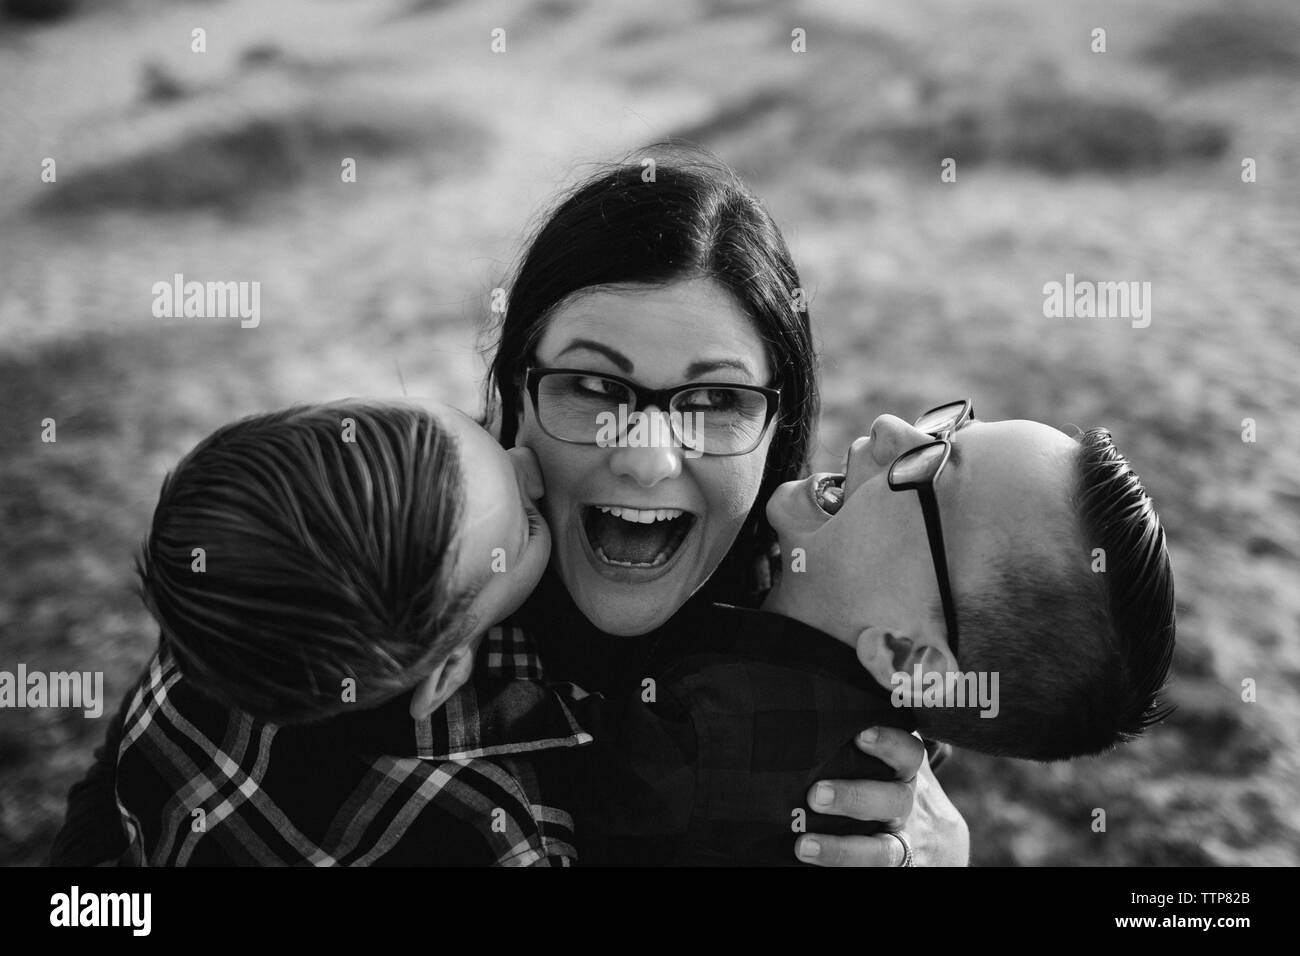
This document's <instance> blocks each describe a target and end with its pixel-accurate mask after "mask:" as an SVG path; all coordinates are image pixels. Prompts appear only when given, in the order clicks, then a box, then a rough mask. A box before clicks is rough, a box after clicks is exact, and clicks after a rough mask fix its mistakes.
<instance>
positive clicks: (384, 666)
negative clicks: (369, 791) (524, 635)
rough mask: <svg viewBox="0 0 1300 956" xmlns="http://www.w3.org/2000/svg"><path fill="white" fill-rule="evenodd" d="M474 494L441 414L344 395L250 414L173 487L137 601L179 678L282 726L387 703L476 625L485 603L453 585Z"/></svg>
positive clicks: (165, 497)
mask: <svg viewBox="0 0 1300 956" xmlns="http://www.w3.org/2000/svg"><path fill="white" fill-rule="evenodd" d="M461 499H462V485H461V471H460V466H459V458H458V454H457V449H456V444H455V440H454V436H452V435H450V434H448V432H447V431H446V430H445V429H444V428H442V427H441V426H440V424H439V422H438V420H437V419H436V418H435V417H434V415H432V414H431V413H429V412H428V411H425V410H422V409H419V408H415V407H408V406H404V405H378V404H369V403H366V402H359V401H345V402H338V403H333V404H329V405H316V406H298V407H294V408H290V409H287V410H285V411H280V412H275V413H272V414H266V415H255V416H252V417H250V418H245V419H243V420H242V421H238V422H235V423H234V424H231V425H226V426H225V427H223V428H220V429H218V430H217V431H216V432H214V433H213V434H212V435H210V436H208V437H207V438H205V439H204V440H203V441H202V442H200V443H199V444H198V446H197V447H196V448H195V449H194V450H193V451H191V452H190V453H189V454H188V455H186V456H185V458H184V459H182V461H181V462H180V464H179V465H177V466H176V468H175V470H174V471H172V472H171V473H170V474H169V475H168V476H167V477H166V479H165V480H164V481H163V486H162V493H161V495H160V496H159V499H158V506H157V508H156V509H155V511H154V517H153V524H152V527H151V528H150V531H149V536H148V538H147V540H146V541H145V544H144V547H143V550H142V553H141V555H140V557H139V560H138V562H137V571H138V573H139V577H140V584H141V596H142V597H143V599H144V601H145V604H146V606H147V607H148V608H149V610H150V612H151V613H152V614H153V616H154V618H155V619H156V620H157V622H158V625H159V627H160V628H161V631H162V641H163V643H164V644H165V645H167V646H168V647H169V648H170V650H171V652H172V653H173V654H174V655H175V657H176V660H177V663H178V664H179V666H180V668H181V672H182V673H183V674H184V675H185V676H186V678H188V679H189V680H191V681H193V682H194V684H195V685H196V686H197V687H199V688H200V689H202V690H203V691H204V692H206V693H207V694H209V695H210V696H212V697H214V698H215V699H217V700H218V701H220V702H222V703H223V704H226V705H227V706H233V707H236V708H239V709H242V710H245V711H247V712H248V713H250V714H252V715H254V716H256V717H259V718H262V719H264V720H269V721H272V722H275V723H286V724H287V723H307V722H313V721H317V720H322V719H325V718H327V717H330V716H332V715H334V714H337V713H340V712H342V711H344V710H347V709H350V708H366V707H371V706H375V705H377V704H379V703H382V702H383V701H385V700H388V699H390V698H392V697H394V696H396V695H397V694H399V693H401V692H402V691H404V690H407V689H409V688H410V687H411V686H413V685H414V683H415V682H416V681H417V680H418V679H419V677H420V676H422V674H423V673H424V672H427V671H428V670H429V669H430V668H432V667H433V665H434V664H436V663H437V662H438V661H439V660H441V659H442V657H444V656H445V655H446V654H447V653H448V652H449V651H450V650H451V648H452V647H454V646H455V644H456V643H457V639H458V638H459V637H460V636H461V635H462V634H463V633H464V632H465V630H466V625H467V622H465V621H463V620H462V617H463V612H464V609H465V605H466V604H467V603H468V602H469V601H470V600H471V599H472V594H467V593H460V594H458V593H453V590H452V582H451V577H452V572H453V569H454V566H455V556H456V553H457V550H456V548H455V539H456V536H457V530H458V529H459V527H460V515H461ZM196 549H202V551H201V552H199V551H198V550H196ZM458 622H459V626H457V624H458ZM349 679H350V680H352V681H355V684H353V685H351V687H352V688H354V689H355V694H354V700H355V703H354V702H352V701H346V702H345V696H347V695H346V694H345V690H346V689H347V687H348V685H346V684H345V683H344V682H345V681H346V680H349Z"/></svg>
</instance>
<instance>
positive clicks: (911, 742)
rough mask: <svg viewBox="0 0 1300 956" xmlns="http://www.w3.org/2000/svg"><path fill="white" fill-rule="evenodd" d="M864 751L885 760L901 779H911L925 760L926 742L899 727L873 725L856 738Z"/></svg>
mask: <svg viewBox="0 0 1300 956" xmlns="http://www.w3.org/2000/svg"><path fill="white" fill-rule="evenodd" d="M855 740H856V742H857V745H858V749H859V750H861V751H862V752H863V753H867V754H871V756H873V757H876V758H878V759H880V760H883V761H884V762H885V763H887V764H889V766H890V767H892V768H893V770H894V774H895V776H896V777H897V779H899V780H911V779H913V778H914V777H915V776H916V775H917V774H918V773H920V771H921V764H922V763H924V762H925V744H924V743H922V742H921V738H920V737H917V736H916V735H915V734H910V733H908V732H907V731H906V730H899V729H898V728H897V727H872V728H870V729H869V730H864V731H863V732H862V733H860V734H858V736H857V737H856V738H855Z"/></svg>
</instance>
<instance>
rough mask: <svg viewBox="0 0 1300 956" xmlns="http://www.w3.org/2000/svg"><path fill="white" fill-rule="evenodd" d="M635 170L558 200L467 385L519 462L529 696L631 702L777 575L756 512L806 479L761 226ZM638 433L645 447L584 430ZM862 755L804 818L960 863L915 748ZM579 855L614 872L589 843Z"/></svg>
mask: <svg viewBox="0 0 1300 956" xmlns="http://www.w3.org/2000/svg"><path fill="white" fill-rule="evenodd" d="M647 156H652V157H654V159H655V162H656V175H655V178H654V180H653V181H652V182H646V181H643V180H642V178H641V177H642V165H641V163H640V160H641V159H642V158H644V157H647ZM636 160H637V161H635V162H628V163H626V164H623V165H615V166H612V167H609V168H608V169H607V170H605V171H602V172H600V173H599V174H597V175H596V176H594V177H593V178H592V179H590V180H588V181H587V182H585V183H583V184H581V185H579V186H578V187H577V188H576V189H574V190H573V191H572V192H570V193H569V194H568V195H567V196H565V197H564V198H563V199H562V200H561V201H560V203H559V204H558V205H557V207H556V208H555V210H554V211H553V212H552V213H551V214H550V216H549V217H548V218H547V219H546V220H545V221H544V222H543V224H542V225H541V227H540V228H539V229H538V231H537V232H536V233H535V235H534V236H533V238H532V240H531V242H530V243H529V244H528V246H527V248H526V250H525V252H524V254H523V257H522V259H521V260H520V262H519V265H518V267H517V269H516V272H515V275H514V277H513V281H511V282H510V283H509V286H508V287H509V288H510V299H509V304H508V308H507V312H506V315H505V318H504V320H503V322H502V325H501V327H500V328H499V329H498V330H497V333H498V335H497V342H496V352H495V355H494V357H493V360H492V364H491V369H490V372H489V376H488V383H487V391H488V409H489V417H490V418H492V419H494V420H495V424H496V425H497V426H498V427H499V434H500V439H501V442H502V444H503V445H505V446H506V447H508V448H509V447H513V446H515V445H523V446H527V447H528V448H530V449H532V451H533V452H535V454H536V455H537V459H538V462H539V465H540V468H541V472H542V478H543V481H544V484H545V496H544V498H543V501H542V503H541V507H542V510H543V512H544V514H545V516H546V518H547V521H548V524H549V525H550V528H551V534H552V553H551V562H550V566H549V568H548V569H547V572H546V575H545V576H544V577H543V580H542V583H541V585H540V586H539V587H538V589H537V591H536V592H534V594H533V595H532V597H531V598H530V600H529V601H528V603H527V604H526V605H525V607H524V608H523V610H522V611H521V613H520V614H519V615H518V616H517V618H516V623H518V624H520V625H521V626H523V627H524V628H525V629H526V630H528V631H529V632H530V633H532V634H534V635H535V637H536V640H537V643H538V646H539V647H540V649H541V654H542V657H543V659H544V661H545V664H546V668H547V674H548V676H549V678H550V679H559V680H567V681H572V682H574V683H577V684H579V685H581V686H582V687H583V688H584V689H586V690H588V691H600V692H605V693H610V694H617V693H619V692H621V691H624V690H626V689H628V688H633V687H637V686H639V685H640V682H641V680H642V677H643V676H644V674H645V665H646V662H647V660H648V658H649V656H650V654H651V652H652V650H653V649H654V647H655V646H656V644H657V643H659V642H660V641H662V640H663V639H665V638H669V637H671V636H672V635H674V634H676V635H680V634H683V633H689V632H690V629H691V628H693V627H696V626H699V622H700V621H701V620H703V619H704V617H705V611H706V609H707V608H709V607H710V606H711V604H712V603H713V602H721V603H725V604H733V605H742V606H750V607H755V606H757V604H758V602H759V601H760V600H761V598H762V596H763V595H764V594H765V593H766V592H767V590H768V589H769V588H770V586H771V582H772V579H773V572H774V571H775V569H776V568H777V566H778V563H779V556H778V554H777V552H776V537H775V534H774V532H773V530H772V527H771V525H770V524H769V523H768V519H767V515H766V510H765V506H766V503H767V501H768V499H769V498H770V496H771V494H772V492H773V490H774V489H775V488H776V487H777V486H779V485H781V484H782V483H784V482H786V481H790V480H792V479H795V478H799V477H801V476H802V475H804V474H805V473H806V471H807V455H808V451H809V446H810V443H811V440H812V435H813V429H814V426H815V422H816V418H817V411H818V389H817V377H816V363H817V360H816V355H815V353H814V348H813V340H812V334H811V328H810V324H809V316H808V312H807V310H806V306H805V305H804V299H803V295H802V293H801V291H800V289H801V283H800V280H799V276H798V273H797V272H796V270H795V267H794V263H793V261H792V259H791V256H790V253H789V250H788V249H787V248H786V245H785V241H784V239H783V238H782V236H781V233H780V230H779V229H778V228H777V226H776V223H775V222H774V221H773V220H772V218H771V216H770V215H769V214H768V212H767V210H766V209H764V208H763V206H762V204H761V203H760V202H759V201H758V199H757V198H756V197H755V196H754V195H753V194H752V193H751V192H750V191H749V190H748V189H747V188H746V187H745V185H744V184H743V183H742V182H741V181H740V179H739V177H737V176H736V174H735V173H734V172H733V171H732V170H731V169H730V168H728V167H727V166H726V165H725V164H723V163H721V162H719V161H718V160H717V159H715V158H714V157H712V156H711V155H709V154H707V153H705V152H702V151H698V150H694V149H689V148H683V147H681V146H677V145H668V144H659V145H655V146H650V147H647V148H645V149H643V150H640V151H638V152H637V154H636ZM638 414H639V415H640V416H642V417H641V418H639V419H638V418H634V416H635V415H638ZM645 416H649V417H650V420H651V421H652V422H654V421H658V422H659V431H658V432H657V434H658V435H659V436H660V440H642V438H643V437H644V436H642V435H639V434H638V435H634V434H630V433H628V432H625V431H624V430H623V429H622V428H621V427H620V428H618V429H617V431H618V434H617V435H614V436H611V435H609V434H607V433H602V432H601V425H602V423H604V424H605V425H608V422H609V421H610V419H611V417H612V418H613V419H614V420H615V421H616V422H623V423H627V424H628V426H629V427H631V426H632V424H633V423H634V422H636V421H644V420H645ZM688 416H698V417H697V418H692V420H691V421H692V424H691V426H690V427H689V428H688V427H687V425H686V419H687V417H688ZM649 434H650V435H651V436H652V438H653V435H654V434H656V432H654V431H653V430H651V431H650V432H649ZM664 435H667V436H669V437H670V439H671V440H668V441H664V440H662V439H663V437H664ZM611 438H612V439H613V440H611ZM634 438H635V439H636V440H633V439H634ZM862 729H864V730H865V729H866V728H862ZM874 739H875V743H874V744H873V743H863V744H861V745H860V746H862V748H863V749H865V750H867V752H868V753H871V754H873V755H874V756H878V757H879V758H880V759H881V760H883V761H885V763H886V764H888V765H889V766H890V768H891V769H893V770H894V771H896V773H897V777H896V779H895V780H890V781H868V780H838V781H833V782H832V781H823V782H821V785H820V786H818V787H815V788H814V789H816V791H817V793H818V797H819V801H820V802H819V803H818V804H817V805H818V808H819V809H820V810H821V812H823V813H827V814H832V815H838V816H841V817H850V818H853V819H856V820H862V821H870V820H883V821H888V822H889V823H890V828H891V829H901V828H902V826H903V825H904V824H906V825H907V827H908V833H909V837H910V840H911V841H912V843H913V845H914V846H916V847H917V856H918V858H922V859H923V862H926V863H939V862H950V863H964V862H965V860H966V853H967V837H966V829H965V824H964V822H963V821H962V820H961V818H960V815H959V814H958V813H957V812H956V809H955V808H954V807H953V806H952V804H951V803H949V802H948V801H947V798H946V796H944V795H943V792H942V789H941V788H940V787H939V786H938V784H937V782H935V781H934V779H933V776H931V775H930V772H929V769H928V767H925V766H924V764H923V762H922V761H923V751H922V748H921V745H920V743H919V741H917V740H916V739H915V738H914V737H912V736H911V735H910V734H907V733H906V732H904V731H901V730H896V729H894V728H890V727H885V728H880V732H879V735H878V736H877V737H876V738H874ZM918 766H920V767H921V768H922V769H921V771H920V772H921V773H922V774H923V775H924V776H923V778H922V783H923V784H924V785H923V786H922V787H920V788H919V792H921V793H924V794H926V799H925V800H924V801H917V800H916V796H917V793H918V788H917V786H916V780H917V779H918V777H917V774H918V769H917V768H918ZM823 797H824V800H822V799H821V798H823ZM810 799H811V797H810ZM914 805H915V806H916V807H917V808H918V809H922V811H923V812H920V813H916V814H913V812H912V811H913V807H914ZM909 817H910V820H909ZM806 843H807V844H808V845H809V846H805V848H804V849H805V852H804V855H803V857H802V858H803V859H805V860H812V859H814V858H815V859H816V862H819V863H822V864H831V865H836V864H839V865H863V864H866V865H884V864H888V863H889V862H891V861H893V862H897V859H898V853H899V851H898V848H899V846H900V844H903V841H901V840H898V839H894V838H893V837H890V836H879V835H874V836H872V835H864V836H844V837H835V836H819V837H817V838H816V839H813V838H811V835H810V839H809V840H808V841H806ZM904 845H905V844H904ZM811 847H815V849H812V848H811ZM579 853H580V855H581V858H582V859H584V860H585V861H587V862H592V861H602V862H610V856H611V855H612V856H613V857H616V858H617V856H618V854H617V853H612V854H610V853H605V855H604V856H602V849H601V848H598V847H595V846H592V845H591V844H590V843H588V844H584V845H581V846H580V847H579Z"/></svg>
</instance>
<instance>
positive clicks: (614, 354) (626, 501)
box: [519, 279, 774, 635]
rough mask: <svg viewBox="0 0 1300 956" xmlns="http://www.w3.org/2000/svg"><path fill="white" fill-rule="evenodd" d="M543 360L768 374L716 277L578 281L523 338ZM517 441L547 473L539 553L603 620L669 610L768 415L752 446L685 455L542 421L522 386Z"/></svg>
mask: <svg viewBox="0 0 1300 956" xmlns="http://www.w3.org/2000/svg"><path fill="white" fill-rule="evenodd" d="M535 356H536V364H537V366H539V367H542V368H570V369H580V370H583V371H591V372H593V373H609V374H613V375H617V376H619V377H622V378H626V379H630V380H631V381H633V382H635V383H637V384H639V385H643V386H646V387H649V388H656V389H658V388H668V387H671V386H675V385H684V384H687V383H691V382H731V383H738V384H746V385H767V384H769V382H770V380H771V377H772V370H771V368H769V366H768V362H767V358H766V354H765V352H764V349H763V343H762V341H761V340H760V338H759V336H758V334H757V333H756V332H755V330H754V328H753V326H752V324H751V322H750V320H749V319H748V318H747V317H746V316H745V314H744V313H743V312H742V311H741V310H740V307H739V305H738V304H737V303H736V301H735V300H734V299H733V298H732V296H731V294H730V293H729V292H727V290H726V289H724V288H723V287H722V286H720V285H718V284H717V283H715V282H713V281H711V280H706V279H696V280H690V281H683V282H677V283H673V284H672V285H668V286H664V287H655V286H618V287H612V286H609V287H600V288H594V289H590V290H584V291H583V292H582V293H580V294H578V295H577V296H574V297H571V298H570V299H569V300H567V301H566V302H564V303H561V304H560V305H559V306H558V307H557V308H556V309H555V310H554V312H553V314H552V316H551V318H550V320H549V323H548V325H547V328H546V331H545V332H544V333H543V335H542V337H541V340H540V341H539V343H538V345H537V348H536V350H535ZM523 406H524V407H523V408H522V409H521V410H520V412H521V416H522V417H521V425H520V429H519V444H521V445H526V446H527V447H529V448H531V449H532V450H533V451H534V452H535V453H536V455H537V458H538V461H539V462H540V464H541V469H542V477H543V479H544V481H545V485H546V496H545V498H544V499H543V502H542V510H543V513H544V514H545V515H546V519H547V521H548V522H549V523H550V526H551V534H552V538H553V550H552V556H551V557H552V562H553V564H554V566H555V568H556V569H557V571H558V573H559V575H560V578H561V579H562V580H563V581H564V584H565V587H566V588H567V589H568V591H569V594H570V595H571V596H572V597H573V599H574V602H575V603H576V604H577V606H578V608H579V609H580V610H581V611H582V612H583V614H585V615H586V616H587V618H588V619H589V620H590V621H591V622H592V623H593V624H595V625H596V627H598V628H600V629H601V630H602V631H605V632H607V633H610V634H620V635H624V634H643V633H645V632H647V631H650V630H653V629H654V628H655V627H657V626H659V625H660V624H662V623H663V622H664V621H666V620H667V619H668V618H669V617H671V616H672V615H673V614H674V613H675V612H676V611H677V610H678V608H680V607H681V606H682V604H683V603H684V602H685V601H686V599H687V598H689V597H690V596H691V594H693V593H694V592H695V591H696V590H697V589H698V588H699V587H700V586H701V585H702V584H703V583H704V582H705V581H706V580H708V577H709V575H711V574H712V573H713V571H714V570H715V569H716V568H717V566H718V564H719V563H720V562H721V561H722V558H723V557H724V556H725V555H726V553H727V551H728V550H729V549H730V548H731V546H732V544H733V543H734V542H735V539H736V535H737V533H738V532H739V531H740V528H741V525H742V524H743V523H744V521H745V518H746V517H747V516H748V514H749V511H750V509H751V508H752V507H753V505H754V501H755V499H756V498H757V496H758V489H759V487H760V485H761V484H762V480H763V469H764V464H765V463H766V461H767V452H768V447H769V445H770V444H771V440H772V432H773V431H774V428H773V427H772V426H769V427H768V429H767V432H766V433H765V434H764V436H763V440H762V442H761V443H760V444H759V445H758V447H756V448H755V449H754V450H753V451H752V452H750V453H748V454H745V455H737V456H734V457H715V456H710V455H704V456H701V457H694V458H689V457H686V456H684V455H683V454H682V449H681V448H680V447H671V446H669V445H668V444H667V443H662V442H661V443H658V444H659V447H651V446H644V447H600V446H598V445H576V444H570V443H568V442H562V441H559V440H557V439H555V438H552V437H551V436H549V435H547V434H546V432H544V431H543V430H542V428H541V427H540V425H539V424H538V421H537V409H536V408H534V407H533V404H532V401H531V400H530V399H529V398H528V397H527V396H525V397H524V400H523Z"/></svg>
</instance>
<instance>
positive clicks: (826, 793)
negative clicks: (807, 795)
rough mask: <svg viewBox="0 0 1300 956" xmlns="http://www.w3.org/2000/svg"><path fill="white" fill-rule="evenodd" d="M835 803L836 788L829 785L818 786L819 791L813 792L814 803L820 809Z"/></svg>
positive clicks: (820, 784) (821, 784)
mask: <svg viewBox="0 0 1300 956" xmlns="http://www.w3.org/2000/svg"><path fill="white" fill-rule="evenodd" d="M834 802H835V788H834V787H832V786H831V785H830V784H829V783H819V784H817V789H816V790H814V791H813V803H815V804H816V805H817V806H819V807H829V806H830V805H831V804H832V803H834Z"/></svg>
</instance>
